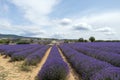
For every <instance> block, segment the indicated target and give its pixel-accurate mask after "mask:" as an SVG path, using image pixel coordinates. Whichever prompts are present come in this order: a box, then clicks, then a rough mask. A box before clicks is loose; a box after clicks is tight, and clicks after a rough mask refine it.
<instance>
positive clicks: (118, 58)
mask: <svg viewBox="0 0 120 80" xmlns="http://www.w3.org/2000/svg"><path fill="white" fill-rule="evenodd" d="M92 44H93V43H91V44H90V43H87V44H85V43H84V44H81V43H75V44H67V45H68V46H71V47H72V48H74V49H76V50H77V51H79V52H82V53H83V54H85V55H87V56H91V57H94V58H96V59H99V60H101V61H105V62H108V63H110V64H112V65H114V66H118V67H120V54H117V53H115V52H107V51H104V50H101V49H95V48H91V47H90V46H91V45H92ZM106 44H107V43H106ZM112 45H113V44H112ZM88 46H89V47H88ZM108 46H110V44H108ZM112 50H114V48H113V49H112Z"/></svg>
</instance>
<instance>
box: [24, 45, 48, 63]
mask: <svg viewBox="0 0 120 80" xmlns="http://www.w3.org/2000/svg"><path fill="white" fill-rule="evenodd" d="M48 48H49V46H44V47H42V48H41V49H39V50H38V51H35V52H34V53H33V54H30V55H29V56H28V57H26V59H25V63H24V65H37V64H38V63H39V62H40V60H41V59H42V58H43V56H44V54H45V52H46V51H47V49H48Z"/></svg>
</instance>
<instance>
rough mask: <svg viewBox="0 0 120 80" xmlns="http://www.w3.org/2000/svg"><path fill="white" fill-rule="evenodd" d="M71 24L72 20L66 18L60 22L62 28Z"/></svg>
mask: <svg viewBox="0 0 120 80" xmlns="http://www.w3.org/2000/svg"><path fill="white" fill-rule="evenodd" d="M71 23H72V20H71V19H68V18H64V19H62V20H61V21H60V24H61V25H63V26H66V25H70V24H71Z"/></svg>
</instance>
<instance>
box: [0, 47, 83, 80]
mask: <svg viewBox="0 0 120 80" xmlns="http://www.w3.org/2000/svg"><path fill="white" fill-rule="evenodd" d="M50 50H51V48H49V49H48V50H47V51H46V53H45V56H44V57H43V58H42V60H41V62H40V63H39V64H38V65H37V66H33V67H31V68H32V69H31V71H29V72H24V71H21V70H20V66H21V65H22V64H23V62H24V61H19V62H18V61H16V62H9V60H10V58H9V57H7V58H4V56H1V55H0V80H35V77H36V76H37V74H38V72H39V71H40V70H41V68H42V66H43V65H44V63H45V61H46V60H47V57H48V55H49V53H50ZM58 50H59V52H60V55H61V56H62V58H63V60H64V61H65V62H66V63H67V64H68V66H69V69H70V73H69V75H68V76H67V80H81V79H80V78H79V76H78V74H77V73H76V72H75V70H74V69H73V68H72V67H71V66H70V63H68V61H67V59H66V58H65V56H64V55H63V53H62V52H61V50H60V49H59V48H58Z"/></svg>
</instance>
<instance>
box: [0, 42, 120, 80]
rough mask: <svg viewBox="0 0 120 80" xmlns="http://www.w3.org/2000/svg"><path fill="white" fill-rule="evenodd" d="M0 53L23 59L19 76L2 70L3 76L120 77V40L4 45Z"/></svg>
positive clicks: (50, 79)
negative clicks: (5, 73) (6, 73)
mask: <svg viewBox="0 0 120 80" xmlns="http://www.w3.org/2000/svg"><path fill="white" fill-rule="evenodd" d="M48 50H49V52H48ZM46 55H47V56H46ZM0 56H1V57H2V60H5V59H9V60H8V64H9V63H19V62H22V64H20V68H21V71H20V72H19V73H18V72H16V73H15V74H20V73H21V74H22V75H20V76H19V79H17V78H10V76H9V75H10V74H9V73H8V75H7V76H5V77H4V78H3V76H2V75H1V71H0V80H22V79H24V80H120V43H119V42H87V43H61V44H59V45H57V44H55V45H52V46H50V45H40V44H20V45H0ZM45 57H46V59H45V60H44V61H43V58H45ZM0 62H2V61H0ZM0 66H2V65H0ZM3 66H4V65H3ZM35 66H37V67H35ZM36 68H37V70H36ZM31 70H32V71H33V72H32V71H31ZM11 71H12V70H11ZM26 71H27V72H26ZM34 71H36V72H35V73H34ZM23 72H25V73H24V74H23ZM26 73H29V74H35V76H33V75H32V78H29V79H28V78H24V77H25V76H23V75H25V74H26ZM29 76H30V75H29ZM76 77H78V78H76Z"/></svg>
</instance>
